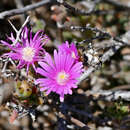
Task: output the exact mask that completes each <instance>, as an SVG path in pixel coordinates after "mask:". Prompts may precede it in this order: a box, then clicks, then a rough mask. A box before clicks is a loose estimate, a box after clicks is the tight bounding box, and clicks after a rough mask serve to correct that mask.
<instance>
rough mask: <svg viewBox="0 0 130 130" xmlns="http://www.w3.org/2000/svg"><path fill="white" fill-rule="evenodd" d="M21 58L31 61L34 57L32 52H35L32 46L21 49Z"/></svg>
mask: <svg viewBox="0 0 130 130" xmlns="http://www.w3.org/2000/svg"><path fill="white" fill-rule="evenodd" d="M22 54H23V56H22V58H23V59H24V60H25V61H28V62H30V61H32V60H33V57H34V54H35V50H34V49H33V48H32V47H25V48H24V49H23V50H22Z"/></svg>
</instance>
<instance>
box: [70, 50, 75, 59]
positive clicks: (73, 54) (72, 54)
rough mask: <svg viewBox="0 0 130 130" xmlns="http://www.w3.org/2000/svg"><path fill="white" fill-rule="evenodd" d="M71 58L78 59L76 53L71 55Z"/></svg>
mask: <svg viewBox="0 0 130 130" xmlns="http://www.w3.org/2000/svg"><path fill="white" fill-rule="evenodd" d="M71 56H72V58H74V59H76V55H75V53H74V52H73V51H72V53H71Z"/></svg>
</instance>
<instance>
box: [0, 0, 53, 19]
mask: <svg viewBox="0 0 130 130" xmlns="http://www.w3.org/2000/svg"><path fill="white" fill-rule="evenodd" d="M50 1H51V0H42V1H41V2H37V3H35V4H31V5H27V6H25V7H24V8H20V9H13V10H10V11H4V12H2V13H0V19H4V18H7V17H11V16H14V15H18V14H23V13H25V12H27V11H30V10H33V9H35V8H38V7H41V6H43V5H44V4H47V3H49V2H50Z"/></svg>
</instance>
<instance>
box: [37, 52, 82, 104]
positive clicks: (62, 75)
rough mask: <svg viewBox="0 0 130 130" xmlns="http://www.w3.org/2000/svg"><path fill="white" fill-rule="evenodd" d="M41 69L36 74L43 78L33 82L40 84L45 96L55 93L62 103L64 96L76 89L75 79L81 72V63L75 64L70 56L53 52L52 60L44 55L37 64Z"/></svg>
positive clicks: (47, 55)
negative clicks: (41, 60)
mask: <svg viewBox="0 0 130 130" xmlns="http://www.w3.org/2000/svg"><path fill="white" fill-rule="evenodd" d="M38 63H39V65H40V66H41V68H40V67H39V68H37V73H39V74H41V75H42V76H44V78H39V79H37V80H36V81H35V84H40V86H41V89H40V90H41V91H44V90H47V91H46V94H47V95H48V94H49V93H50V92H56V93H57V94H59V95H60V101H61V102H62V101H64V95H65V94H72V90H71V89H72V88H77V85H76V83H77V78H79V77H80V74H81V72H82V62H76V63H75V59H74V58H72V57H71V55H69V54H66V53H61V52H58V53H57V51H56V50H54V60H53V59H52V58H51V56H50V55H49V54H48V53H46V54H45V57H44V62H38Z"/></svg>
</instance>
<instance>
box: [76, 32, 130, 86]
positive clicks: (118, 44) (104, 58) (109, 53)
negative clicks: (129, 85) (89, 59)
mask: <svg viewBox="0 0 130 130" xmlns="http://www.w3.org/2000/svg"><path fill="white" fill-rule="evenodd" d="M128 33H129V32H127V33H126V34H125V35H124V36H123V38H124V37H125V38H124V39H125V42H128V44H130V43H129V39H128V37H127V35H128ZM110 42H112V43H113V44H114V45H115V46H113V47H111V48H110V49H109V50H108V51H107V52H105V53H104V54H103V56H102V57H101V60H100V61H99V62H101V63H104V62H105V61H107V60H109V59H110V57H111V56H113V55H114V54H115V53H116V52H117V50H119V49H120V48H121V47H123V46H125V45H126V44H124V42H123V41H122V42H119V41H114V40H113V39H110ZM97 64H100V63H97ZM95 70H97V67H92V66H91V67H89V68H88V69H87V70H86V71H85V72H84V73H83V74H82V75H81V76H80V78H79V81H78V84H80V83H81V82H82V81H83V80H85V79H86V78H87V77H88V76H89V75H90V74H91V73H92V72H93V71H95Z"/></svg>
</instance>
